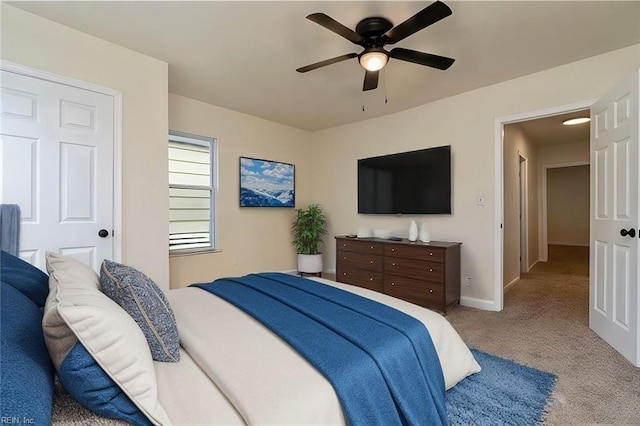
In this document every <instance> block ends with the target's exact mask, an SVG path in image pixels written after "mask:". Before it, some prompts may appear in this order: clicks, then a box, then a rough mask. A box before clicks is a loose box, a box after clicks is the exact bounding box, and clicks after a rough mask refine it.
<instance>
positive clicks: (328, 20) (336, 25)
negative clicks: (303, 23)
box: [307, 13, 364, 44]
mask: <svg viewBox="0 0 640 426" xmlns="http://www.w3.org/2000/svg"><path fill="white" fill-rule="evenodd" d="M307 19H308V20H310V21H312V22H315V23H316V24H318V25H322V26H323V27H325V28H326V29H328V30H329V31H333V32H334V33H336V34H338V35H340V36H342V37H344V38H346V39H347V40H349V41H350V42H351V43H355V44H360V43H362V41H363V40H364V39H363V38H362V36H361V35H360V34H358V33H357V32H355V31H353V30H352V29H350V28H347V27H345V26H344V25H342V24H341V23H340V22H338V21H336V20H335V19H333V18H332V17H330V16H327V15H325V14H324V13H312V14H311V15H309V16H307Z"/></svg>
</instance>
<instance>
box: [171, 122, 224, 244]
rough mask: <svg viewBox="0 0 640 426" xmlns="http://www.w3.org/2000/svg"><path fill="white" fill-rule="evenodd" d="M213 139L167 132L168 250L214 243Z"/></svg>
mask: <svg viewBox="0 0 640 426" xmlns="http://www.w3.org/2000/svg"><path fill="white" fill-rule="evenodd" d="M215 165H216V140H215V139H213V138H205V137H200V136H193V135H188V134H184V133H178V132H170V133H169V251H170V252H174V253H176V252H178V251H184V252H192V251H206V250H212V249H215V248H216V245H215V193H216V191H215V184H216V182H215V180H216V179H215V176H216V171H215Z"/></svg>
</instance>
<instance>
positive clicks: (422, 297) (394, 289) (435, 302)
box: [384, 275, 444, 310]
mask: <svg viewBox="0 0 640 426" xmlns="http://www.w3.org/2000/svg"><path fill="white" fill-rule="evenodd" d="M384 292H385V293H386V294H388V295H389V296H393V297H397V298H398V299H402V300H406V301H407V302H411V303H415V304H417V305H421V306H427V307H434V308H437V309H439V310H442V307H443V303H444V286H443V285H442V284H440V283H432V282H428V281H418V280H414V279H411V278H406V277H399V276H394V275H385V277H384Z"/></svg>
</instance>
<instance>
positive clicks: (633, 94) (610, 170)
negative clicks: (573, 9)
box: [589, 72, 640, 366]
mask: <svg viewBox="0 0 640 426" xmlns="http://www.w3.org/2000/svg"><path fill="white" fill-rule="evenodd" d="M639 79H640V74H639V73H638V72H635V73H634V74H633V75H632V76H630V77H629V78H627V79H626V80H625V81H623V82H621V83H620V84H619V85H618V86H616V87H615V88H614V89H613V90H611V91H610V92H609V93H608V94H607V95H605V96H603V97H602V98H601V99H599V100H598V101H597V102H596V103H595V104H594V105H593V106H592V107H591V120H592V121H591V182H592V185H591V188H592V189H591V244H590V271H589V277H590V278H589V303H590V306H589V326H590V327H591V329H593V330H594V331H595V332H596V333H598V335H600V337H602V338H603V339H604V340H605V341H607V342H608V343H609V344H610V345H611V346H613V347H614V348H615V349H616V350H617V351H618V352H620V353H621V354H622V355H623V356H624V357H625V358H627V359H628V360H629V361H631V362H632V363H633V364H634V365H635V366H640V347H639V345H640V340H639V336H638V334H639V332H640V327H639V324H638V323H639V320H640V318H639V316H638V308H639V306H638V296H639V294H638V278H639V273H638V272H639V269H638V260H639V259H638V255H639V252H638V242H639V235H638V231H639V229H638V226H639V225H638V223H639V219H640V217H639V212H638V202H639V197H638V191H639V188H638V162H639V160H640V157H639V153H638V121H639V111H638V96H639Z"/></svg>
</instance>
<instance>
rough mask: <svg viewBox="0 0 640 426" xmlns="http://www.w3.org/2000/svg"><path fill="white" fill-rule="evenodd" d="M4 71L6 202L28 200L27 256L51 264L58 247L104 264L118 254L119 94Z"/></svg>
mask: <svg viewBox="0 0 640 426" xmlns="http://www.w3.org/2000/svg"><path fill="white" fill-rule="evenodd" d="M1 73H2V74H1V80H0V83H1V90H2V92H1V99H2V102H1V103H2V109H1V115H2V122H1V125H2V127H1V129H0V164H1V166H2V171H1V173H0V202H2V203H7V204H18V205H19V206H20V210H21V224H20V243H19V244H20V257H21V258H23V259H25V260H27V261H29V262H30V263H32V264H34V265H36V266H38V267H39V268H41V269H44V253H45V252H46V251H56V252H59V253H61V254H65V255H70V256H73V257H75V258H77V259H78V260H80V261H82V262H83V263H86V264H88V265H90V266H91V267H92V268H94V269H95V270H98V267H99V265H100V262H101V261H102V259H104V258H108V259H112V258H113V239H112V232H113V231H112V230H113V158H114V153H113V147H114V99H113V97H112V96H108V95H105V94H101V93H96V92H93V91H90V90H85V89H81V88H77V87H72V86H69V85H65V84H59V83H56V82H52V81H47V80H44V79H39V78H34V77H30V76H25V75H21V74H18V73H13V72H8V71H4V70H3V71H1ZM101 230H104V231H102V232H101ZM105 233H108V234H106V235H105ZM100 235H102V236H100Z"/></svg>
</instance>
